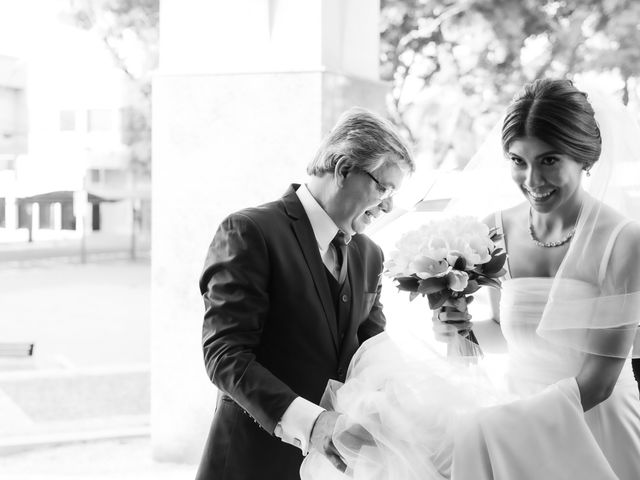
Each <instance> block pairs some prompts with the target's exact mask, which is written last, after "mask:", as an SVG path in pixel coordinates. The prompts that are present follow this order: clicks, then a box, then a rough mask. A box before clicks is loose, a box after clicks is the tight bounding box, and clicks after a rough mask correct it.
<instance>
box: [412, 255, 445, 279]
mask: <svg viewBox="0 0 640 480" xmlns="http://www.w3.org/2000/svg"><path fill="white" fill-rule="evenodd" d="M409 268H410V269H411V271H413V272H415V273H416V275H418V277H420V278H422V279H425V278H431V277H437V276H439V275H441V274H443V273H445V272H446V271H447V269H448V268H449V264H448V263H447V262H445V261H444V260H434V259H433V258H429V257H425V256H424V255H423V256H420V257H418V258H416V259H415V260H413V262H411V264H410V266H409Z"/></svg>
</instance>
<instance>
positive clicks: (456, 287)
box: [447, 270, 469, 292]
mask: <svg viewBox="0 0 640 480" xmlns="http://www.w3.org/2000/svg"><path fill="white" fill-rule="evenodd" d="M468 283H469V275H467V272H461V271H460V270H451V271H450V272H449V273H447V284H448V285H449V288H450V289H451V290H453V291H454V292H462V291H463V290H464V289H465V288H467V284H468Z"/></svg>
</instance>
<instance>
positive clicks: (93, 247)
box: [0, 232, 150, 267]
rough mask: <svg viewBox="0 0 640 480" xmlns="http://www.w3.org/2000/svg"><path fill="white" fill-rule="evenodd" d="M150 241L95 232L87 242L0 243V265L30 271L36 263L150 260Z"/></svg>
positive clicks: (70, 240)
mask: <svg viewBox="0 0 640 480" xmlns="http://www.w3.org/2000/svg"><path fill="white" fill-rule="evenodd" d="M149 251H150V239H149V236H148V234H147V235H138V236H137V237H136V238H135V239H132V238H131V235H127V234H112V233H102V232H92V233H90V234H88V235H87V236H86V237H85V238H84V239H82V238H81V237H79V236H74V237H67V238H57V239H36V240H35V241H33V242H26V241H11V242H0V264H10V265H12V266H17V267H29V266H31V265H32V264H33V263H34V262H36V263H56V262H60V261H67V262H74V263H80V262H81V259H82V257H83V255H84V256H85V260H86V261H94V260H105V259H106V260H114V259H130V258H136V259H149Z"/></svg>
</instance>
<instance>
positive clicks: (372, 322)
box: [358, 247, 387, 343]
mask: <svg viewBox="0 0 640 480" xmlns="http://www.w3.org/2000/svg"><path fill="white" fill-rule="evenodd" d="M376 253H377V263H376V264H377V265H378V267H377V269H376V270H377V272H378V277H377V279H378V283H377V286H376V295H375V299H374V301H373V303H372V306H371V310H370V311H369V315H368V316H367V318H366V320H365V321H364V322H362V324H361V325H360V327H359V328H358V340H359V341H360V343H363V342H364V341H365V340H367V339H369V338H371V337H373V336H375V335H378V334H379V333H382V332H384V329H385V326H386V325H387V319H386V318H385V316H384V312H383V311H382V303H381V302H380V295H381V293H382V266H383V264H384V254H383V253H382V249H381V248H380V247H377V248H376Z"/></svg>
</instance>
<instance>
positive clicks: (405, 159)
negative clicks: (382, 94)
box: [307, 107, 415, 176]
mask: <svg viewBox="0 0 640 480" xmlns="http://www.w3.org/2000/svg"><path fill="white" fill-rule="evenodd" d="M341 158H345V159H346V164H347V165H349V166H352V167H356V168H359V169H361V170H364V171H366V172H373V171H375V170H376V169H378V168H380V167H381V166H382V165H383V164H385V163H386V164H395V165H397V166H398V167H399V168H400V169H402V170H404V171H406V172H408V173H413V172H414V171H415V163H414V161H413V158H412V155H411V153H410V151H409V148H408V147H407V145H406V144H405V142H404V140H403V139H402V138H401V137H400V135H399V134H398V132H397V131H396V129H395V128H394V126H393V125H392V124H391V123H390V122H388V121H387V120H385V119H384V118H382V117H381V116H379V115H377V114H375V113H373V112H370V111H368V110H365V109H364V108H358V107H355V108H351V109H349V110H347V111H346V112H345V113H343V114H342V116H341V117H340V119H339V120H338V123H337V124H336V126H335V127H333V130H331V132H330V133H329V134H328V135H327V136H326V137H325V138H324V140H323V141H322V143H321V144H320V147H319V148H318V151H317V153H316V155H315V158H314V159H313V161H311V162H310V163H309V165H307V173H308V174H309V175H314V176H322V175H324V174H325V173H333V172H334V170H335V167H336V163H338V160H340V159H341Z"/></svg>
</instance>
